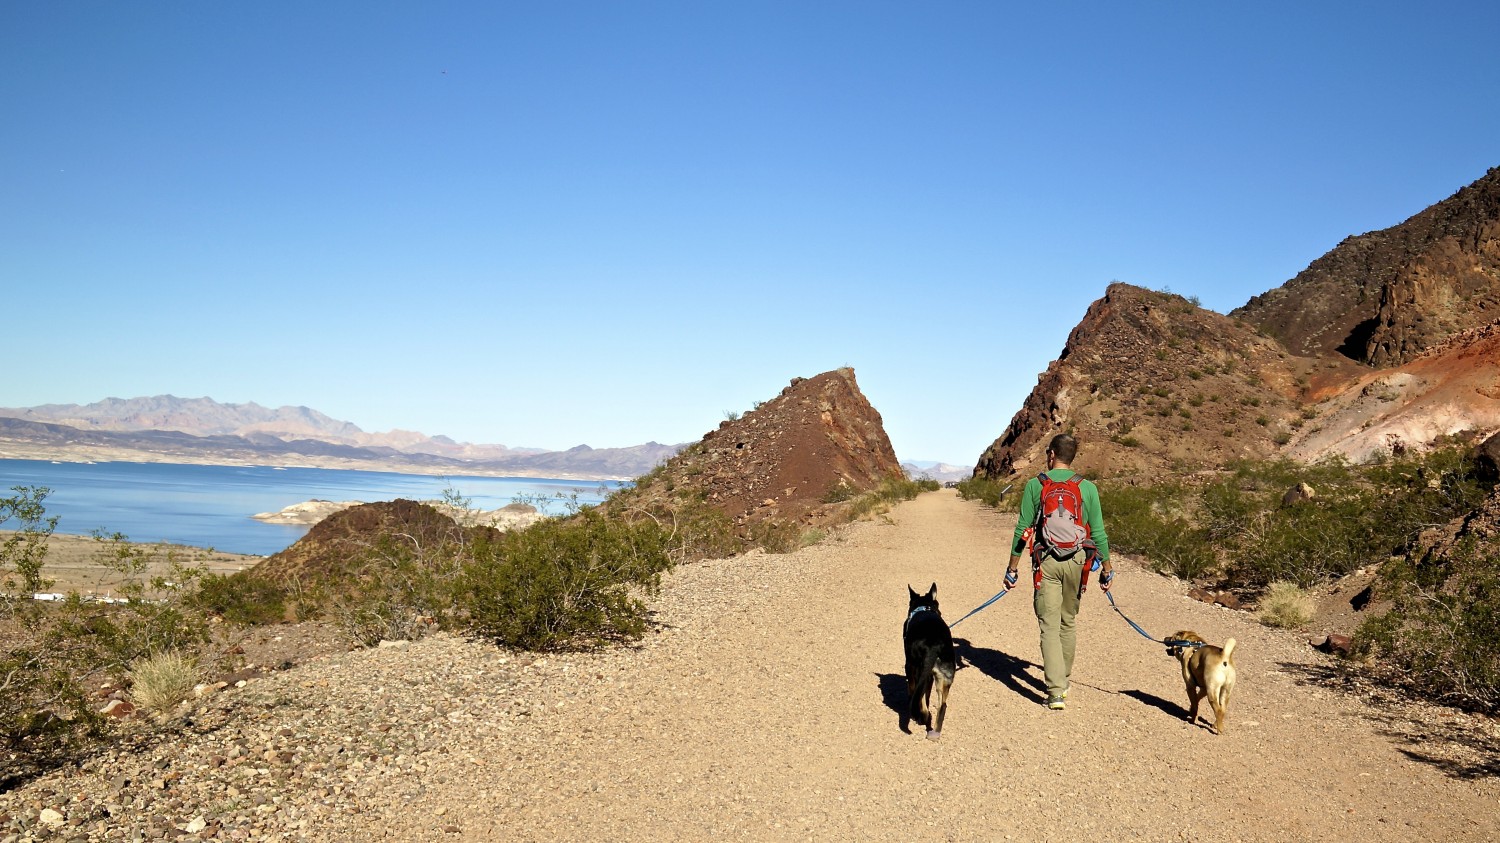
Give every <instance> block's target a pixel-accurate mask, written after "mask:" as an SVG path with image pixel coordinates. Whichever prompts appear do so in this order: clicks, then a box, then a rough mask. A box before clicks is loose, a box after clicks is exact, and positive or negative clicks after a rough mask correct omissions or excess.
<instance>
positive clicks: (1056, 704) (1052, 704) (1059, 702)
mask: <svg viewBox="0 0 1500 843" xmlns="http://www.w3.org/2000/svg"><path fill="white" fill-rule="evenodd" d="M1047 707H1048V708H1050V709H1052V710H1053V711H1062V710H1063V709H1065V708H1067V707H1068V704H1067V703H1066V702H1064V701H1063V698H1062V697H1060V696H1058V697H1048V698H1047Z"/></svg>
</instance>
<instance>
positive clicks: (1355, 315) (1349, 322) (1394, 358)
mask: <svg viewBox="0 0 1500 843" xmlns="http://www.w3.org/2000/svg"><path fill="white" fill-rule="evenodd" d="M1230 315H1231V316H1237V317H1239V318H1242V319H1244V320H1245V321H1247V322H1249V323H1250V324H1252V325H1255V326H1256V327H1258V328H1261V329H1263V330H1265V331H1266V332H1268V333H1269V334H1271V335H1272V336H1274V337H1276V338H1277V339H1279V340H1281V341H1282V342H1283V343H1285V344H1286V347H1287V348H1288V349H1290V350H1291V351H1292V352H1293V353H1294V354H1300V355H1308V356H1318V357H1328V356H1333V355H1341V356H1344V357H1348V358H1350V359H1353V360H1357V361H1359V362H1362V363H1368V364H1370V365H1373V366H1397V365H1400V364H1402V363H1405V362H1408V361H1410V360H1412V359H1413V358H1415V357H1416V356H1417V355H1418V354H1420V353H1421V352H1422V351H1423V350H1425V349H1427V348H1429V347H1431V346H1433V345H1434V344H1436V343H1439V342H1441V341H1442V340H1444V339H1446V338H1447V337H1449V336H1451V335H1453V334H1455V333H1457V332H1459V331H1462V330H1464V329H1467V328H1476V327H1479V326H1482V325H1487V324H1489V323H1490V322H1493V321H1495V320H1496V319H1497V318H1500V167H1497V168H1494V169H1491V170H1490V171H1489V172H1488V173H1487V174H1486V175H1485V176H1484V177H1483V178H1481V179H1479V180H1478V181H1476V182H1474V183H1473V184H1471V185H1469V186H1468V187H1465V188H1463V189H1462V190H1460V191H1458V192H1457V193H1455V194H1454V195H1453V196H1451V197H1449V198H1448V199H1445V200H1443V201H1442V202H1439V203H1438V204H1436V205H1433V206H1432V207H1430V208H1428V209H1427V210H1425V211H1422V212H1421V213H1419V214H1417V215H1416V216H1414V217H1412V218H1411V219H1408V220H1407V221H1405V222H1403V223H1401V224H1400V225H1397V226H1393V227H1391V228H1387V229H1384V230H1382V231H1374V232H1370V233H1368V234H1361V235H1359V236H1357V237H1349V238H1347V239H1345V240H1344V241H1343V242H1342V243H1340V244H1339V245H1338V246H1337V247H1335V248H1334V249H1333V250H1332V251H1330V252H1329V253H1328V254H1326V255H1324V256H1323V257H1321V258H1318V259H1317V260H1316V261H1313V263H1312V264H1311V265H1309V266H1308V267H1307V269H1305V270H1303V271H1302V272H1301V273H1298V275H1297V276H1296V277H1295V278H1293V279H1292V280H1290V281H1288V282H1286V283H1285V284H1283V285H1282V286H1280V287H1278V288H1276V289H1274V290H1271V291H1270V292H1267V293H1264V294H1262V295H1259V296H1256V297H1255V298H1253V299H1251V300H1250V301H1249V302H1248V303H1247V304H1246V305H1245V306H1244V307H1241V308H1239V309H1237V310H1235V311H1233V312H1232V313H1231V314H1230Z"/></svg>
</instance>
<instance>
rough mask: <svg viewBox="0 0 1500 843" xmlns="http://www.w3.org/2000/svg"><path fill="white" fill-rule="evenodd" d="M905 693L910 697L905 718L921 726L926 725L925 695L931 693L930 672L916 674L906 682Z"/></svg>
mask: <svg viewBox="0 0 1500 843" xmlns="http://www.w3.org/2000/svg"><path fill="white" fill-rule="evenodd" d="M906 688H907V693H908V694H910V695H911V702H910V703H909V705H908V707H907V712H906V716H907V717H910V718H911V719H912V720H915V721H916V722H918V723H921V724H922V725H923V726H926V725H927V723H928V717H927V709H926V705H925V704H926V702H927V695H928V694H929V693H931V692H932V671H930V670H929V671H927V672H926V673H924V674H918V675H917V676H915V677H910V678H908V679H907V680H906Z"/></svg>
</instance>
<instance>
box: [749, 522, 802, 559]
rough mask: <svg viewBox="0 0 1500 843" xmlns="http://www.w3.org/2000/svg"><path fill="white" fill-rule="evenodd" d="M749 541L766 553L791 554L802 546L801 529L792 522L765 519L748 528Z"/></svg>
mask: <svg viewBox="0 0 1500 843" xmlns="http://www.w3.org/2000/svg"><path fill="white" fill-rule="evenodd" d="M750 541H752V542H753V543H755V545H756V546H758V547H761V548H763V549H764V550H765V551H766V552H767V553H791V552H792V551H794V550H796V549H797V548H799V547H801V546H802V528H801V527H799V526H797V524H796V523H795V522H792V521H782V520H780V519H777V518H767V519H765V520H764V521H760V522H757V523H756V524H755V525H754V526H752V527H751V528H750Z"/></svg>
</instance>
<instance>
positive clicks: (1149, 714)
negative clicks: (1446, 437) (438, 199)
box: [0, 491, 1500, 843]
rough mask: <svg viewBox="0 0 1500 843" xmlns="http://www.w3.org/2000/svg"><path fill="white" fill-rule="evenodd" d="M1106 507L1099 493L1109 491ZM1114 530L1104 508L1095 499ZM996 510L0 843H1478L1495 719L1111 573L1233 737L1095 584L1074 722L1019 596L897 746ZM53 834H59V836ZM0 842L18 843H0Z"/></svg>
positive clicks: (383, 685)
mask: <svg viewBox="0 0 1500 843" xmlns="http://www.w3.org/2000/svg"><path fill="white" fill-rule="evenodd" d="M1106 494H1107V492H1106ZM1106 506H1107V503H1106ZM1013 525H1014V515H1006V514H1002V513H996V512H994V511H991V510H989V509H986V508H984V507H982V506H980V505H978V504H975V503H970V502H965V501H962V500H960V499H958V498H957V497H956V496H955V495H953V494H952V493H951V492H946V491H945V492H940V493H929V494H925V495H922V496H921V497H919V498H918V499H917V500H915V501H912V502H909V503H906V504H903V505H901V506H899V507H898V508H896V509H895V510H894V511H893V512H892V513H891V515H890V516H889V517H888V518H884V519H880V520H877V521H874V522H867V523H861V524H857V525H853V526H851V527H848V528H846V529H844V530H841V531H839V532H837V533H836V534H835V535H834V536H833V537H831V538H830V539H829V540H828V541H826V542H824V543H823V544H821V545H819V546H816V547H812V548H808V549H805V550H802V551H799V552H797V553H793V554H788V555H785V556H768V555H763V554H752V555H749V556H746V557H742V558H738V559H732V560H721V561H712V562H708V563H703V564H699V565H692V566H686V567H684V568H682V569H679V570H678V571H676V572H674V573H673V574H672V575H671V576H670V577H669V578H668V581H667V583H666V586H665V588H664V591H663V594H662V596H661V599H660V600H659V601H658V602H657V605H656V611H657V620H658V622H659V623H660V624H661V626H660V628H659V630H658V631H657V632H654V633H652V634H650V635H649V636H648V637H647V639H646V640H645V641H643V642H642V643H641V644H640V645H639V646H637V647H633V648H628V649H619V650H614V651H611V652H607V653H599V654H585V655H569V656H560V657H559V656H549V657H542V658H536V657H533V656H530V655H527V654H518V653H513V652H506V651H502V650H497V649H495V648H493V647H488V646H485V645H482V644H476V643H471V642H466V641H463V640H460V639H456V638H452V637H449V636H435V637H432V638H429V639H426V640H423V641H419V642H415V643H412V644H410V645H405V644H402V645H398V646H394V647H386V648H381V649H375V650H369V651H363V652H356V653H347V654H341V655H337V656H331V657H325V658H322V659H319V660H315V661H312V662H310V663H308V664H307V665H304V666H302V667H299V668H297V669H294V670H291V671H286V672H279V673H274V674H272V675H271V676H268V677H266V678H263V679H258V680H255V681H253V682H251V683H249V684H247V685H246V687H244V688H243V689H239V690H230V691H226V692H224V693H222V694H220V695H218V696H217V697H214V698H210V700H209V701H207V702H206V703H205V704H204V705H203V706H202V707H201V708H200V709H199V710H198V712H196V713H195V714H194V715H193V716H192V719H191V723H190V724H189V725H186V726H182V727H179V728H177V729H176V730H175V731H174V732H172V733H170V734H169V735H168V736H167V738H166V739H165V740H163V741H160V742H158V743H155V744H147V745H143V746H140V747H138V748H136V749H135V750H131V751H116V752H111V753H109V754H107V755H103V756H100V757H98V758H95V759H93V760H91V761H90V762H89V763H88V764H85V765H84V766H83V767H82V768H81V769H77V770H70V771H60V772H58V773H54V774H52V775H49V776H47V777H44V778H43V779H41V780H38V781H37V782H33V783H32V784H29V785H27V786H26V787H24V788H21V789H19V790H17V791H15V792H13V793H10V794H4V795H0V843H3V840H10V839H12V838H13V839H15V840H26V839H33V838H35V839H52V838H53V837H56V838H59V839H72V838H77V839H136V838H137V837H152V836H175V835H178V834H183V833H186V832H184V831H183V829H187V830H189V831H191V832H192V833H193V834H194V835H195V836H197V837H200V838H205V839H226V840H229V839H251V840H258V839H278V840H279V839H290V840H370V839H389V840H443V839H446V840H537V841H542V840H549V841H551V840H615V839H619V840H646V839H649V840H694V841H699V840H708V839H742V840H956V841H971V840H1017V841H1048V840H1058V841H1062V840H1068V841H1076V840H1080V839H1095V840H1153V841H1163V840H1191V841H1272V840H1277V841H1280V840H1292V841H1303V840H1306V841H1319V840H1372V841H1378V840H1393V841H1394V840H1402V841H1405V840H1412V839H1445V840H1474V841H1480V840H1483V841H1492V840H1495V839H1500V811H1497V808H1500V778H1497V766H1496V757H1495V748H1496V747H1497V746H1500V740H1497V730H1496V728H1495V724H1494V723H1493V722H1491V721H1488V720H1484V719H1480V718H1475V717H1471V716H1468V715H1463V714H1460V713H1456V712H1453V711H1451V710H1447V709H1442V708H1437V707H1430V706H1412V705H1391V704H1375V703H1373V702H1371V701H1369V700H1367V699H1365V698H1364V697H1361V696H1360V695H1359V693H1358V692H1356V691H1354V690H1346V689H1345V688H1346V686H1344V685H1342V684H1341V683H1340V682H1339V681H1338V680H1337V679H1336V678H1335V677H1334V672H1333V671H1332V670H1331V669H1330V668H1331V662H1330V661H1328V660H1327V657H1324V656H1322V655H1321V654H1319V653H1317V652H1314V651H1312V650H1311V649H1310V648H1309V647H1308V646H1307V643H1306V641H1305V640H1304V639H1302V638H1300V637H1298V636H1296V635H1293V634H1289V633H1284V632H1278V631H1274V630H1270V629H1267V628H1264V627H1261V626H1259V625H1258V624H1256V623H1255V622H1254V621H1253V619H1252V618H1250V616H1248V615H1246V614H1244V613H1239V612H1232V611H1229V610H1226V609H1222V608H1219V607H1215V606H1209V605H1206V604H1202V603H1198V602H1196V601H1193V600H1191V599H1189V598H1187V597H1184V596H1183V591H1184V588H1183V586H1182V584H1181V583H1178V582H1176V581H1173V580H1171V579H1167V578H1163V577H1159V576H1156V575H1154V574H1151V573H1148V572H1146V571H1143V570H1141V569H1140V568H1139V567H1137V566H1135V565H1134V564H1132V562H1131V560H1129V559H1120V560H1118V561H1117V568H1118V569H1119V570H1120V571H1121V574H1122V575H1121V577H1120V578H1119V580H1118V585H1117V586H1116V590H1115V594H1116V599H1117V600H1118V601H1119V603H1120V606H1121V608H1122V609H1123V610H1124V611H1125V612H1126V613H1128V614H1129V615H1130V616H1131V617H1132V618H1133V619H1135V620H1136V621H1137V622H1138V623H1140V624H1141V625H1142V626H1144V627H1145V628H1146V629H1147V630H1150V631H1151V632H1152V633H1154V634H1155V635H1157V636H1161V635H1165V634H1168V633H1170V632H1172V631H1175V630H1176V629H1178V628H1190V629H1194V630H1196V631H1197V632H1199V633H1200V634H1202V635H1203V636H1204V637H1205V638H1207V639H1208V640H1210V641H1213V642H1216V643H1221V642H1222V641H1223V639H1224V638H1226V637H1231V636H1232V637H1234V638H1236V639H1237V640H1238V641H1239V647H1238V649H1237V650H1236V661H1237V662H1238V666H1239V674H1240V680H1239V684H1238V686H1237V687H1236V691H1235V698H1234V700H1233V701H1232V703H1231V705H1230V720H1229V729H1228V734H1226V735H1224V736H1216V735H1214V734H1213V733H1212V732H1211V731H1210V730H1209V729H1208V728H1206V726H1204V725H1203V724H1201V723H1200V724H1198V725H1190V724H1188V723H1186V722H1185V721H1184V720H1183V719H1182V718H1183V716H1184V715H1185V713H1186V712H1185V703H1186V695H1185V694H1184V692H1183V689H1182V686H1181V679H1180V675H1179V672H1178V669H1177V665H1176V662H1175V661H1174V660H1172V659H1170V658H1169V657H1168V656H1167V655H1166V654H1165V653H1164V652H1163V650H1162V648H1161V647H1159V646H1157V645H1155V644H1152V643H1150V642H1148V641H1146V640H1145V639H1143V638H1141V637H1140V636H1138V635H1137V634H1136V633H1135V632H1134V631H1133V630H1131V629H1130V627H1129V626H1127V625H1126V624H1125V622H1124V621H1123V620H1121V619H1120V618H1119V617H1118V616H1116V615H1115V614H1114V613H1113V612H1112V611H1110V609H1109V605H1108V603H1107V602H1106V601H1105V600H1104V598H1103V596H1102V595H1101V594H1100V593H1099V592H1098V590H1097V588H1091V589H1090V591H1089V593H1088V594H1087V595H1086V596H1085V598H1084V609H1083V612H1082V614H1081V616H1080V630H1079V645H1078V658H1077V662H1076V664H1075V667H1074V673H1073V688H1072V691H1071V693H1070V694H1069V698H1068V709H1067V710H1066V711H1064V712H1053V711H1048V710H1047V709H1045V708H1044V707H1043V706H1042V705H1041V700H1042V690H1041V668H1040V665H1039V662H1040V653H1039V648H1038V645H1037V631H1036V621H1035V618H1034V617H1033V616H1032V614H1031V607H1030V594H1029V590H1027V589H1025V588H1024V583H1023V590H1021V591H1018V592H1016V593H1014V594H1011V595H1009V596H1007V597H1005V598H1004V599H1002V600H1000V601H999V602H997V603H996V604H994V605H993V606H991V607H990V608H989V609H986V610H985V611H984V612H981V613H980V614H978V615H976V616H974V617H973V618H970V619H969V620H967V621H965V622H964V623H963V624H962V625H961V626H960V627H959V628H958V630H956V632H955V634H956V637H957V638H958V639H959V643H960V652H961V655H962V656H963V658H964V659H965V660H966V661H967V663H968V666H967V667H965V668H964V669H961V670H960V671H959V673H958V677H957V679H956V681H955V682H954V686H953V693H952V696H951V698H950V706H949V713H948V721H947V725H946V728H945V730H944V734H943V737H942V740H941V741H940V742H930V741H927V740H925V739H923V737H922V729H921V728H920V727H917V726H914V727H913V728H912V730H911V733H909V734H907V733H903V732H902V731H901V729H900V727H899V724H900V721H901V717H900V712H901V711H902V710H903V709H904V707H905V704H906V691H905V682H904V679H903V678H902V676H901V672H902V653H901V642H900V630H901V624H902V621H903V620H904V618H905V611H906V586H907V585H908V584H910V585H912V586H913V587H919V588H923V589H925V587H926V586H927V585H928V584H930V583H931V582H934V581H936V582H937V583H938V597H939V599H940V600H941V601H942V606H943V612H944V615H945V616H946V617H947V618H948V619H949V620H950V621H952V620H954V619H957V618H958V617H960V616H961V615H962V614H963V613H964V612H966V611H968V610H969V609H970V608H972V607H974V606H976V605H978V604H979V603H981V602H983V600H984V599H986V598H987V597H989V596H990V595H992V594H993V593H994V592H995V591H996V590H997V589H998V588H999V575H1000V571H1001V567H1002V566H1003V564H1004V561H1003V560H1004V554H1005V547H1006V543H1007V541H1008V538H1009V534H1010V530H1011V528H1012V526H1013ZM43 809H47V810H52V811H55V812H56V816H57V817H60V818H61V824H59V825H58V826H57V827H56V828H55V829H54V830H47V827H46V826H45V824H44V823H43V822H42V821H41V819H40V812H41V811H42V810H43ZM7 834H9V835H10V837H7V836H6V835H7Z"/></svg>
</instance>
